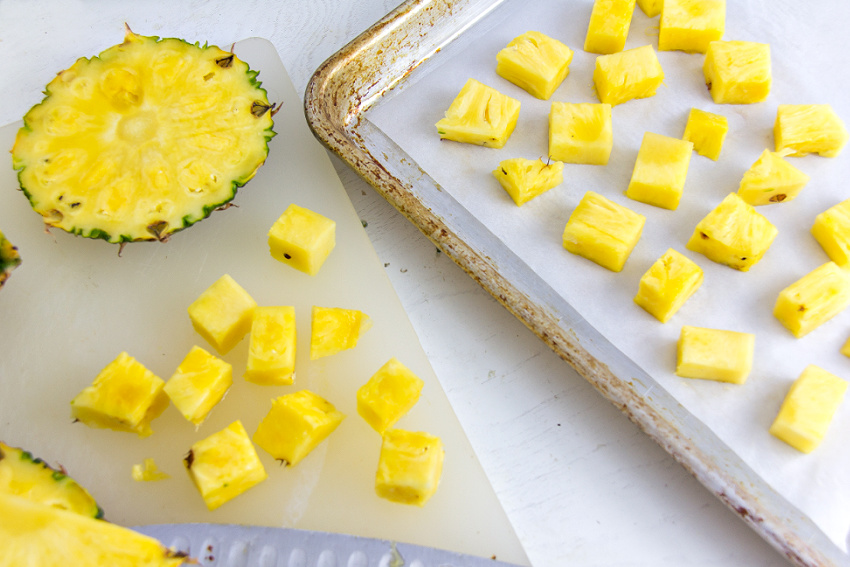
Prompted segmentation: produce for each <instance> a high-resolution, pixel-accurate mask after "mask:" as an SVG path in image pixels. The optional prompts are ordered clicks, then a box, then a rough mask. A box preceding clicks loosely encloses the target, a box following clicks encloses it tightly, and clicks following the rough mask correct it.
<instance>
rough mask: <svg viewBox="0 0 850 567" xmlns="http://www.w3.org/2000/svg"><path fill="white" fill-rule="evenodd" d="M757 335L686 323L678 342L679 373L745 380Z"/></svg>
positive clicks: (693, 376) (688, 376) (684, 376)
mask: <svg viewBox="0 0 850 567" xmlns="http://www.w3.org/2000/svg"><path fill="white" fill-rule="evenodd" d="M754 350H755V335H753V334H752V333H742V332H739V331H728V330H724V329H707V328H704V327H693V326H690V325H685V326H683V327H682V331H681V334H680V335H679V341H678V343H677V345H676V374H677V375H678V376H681V377H683V378H697V379H703V380H717V381H719V382H730V383H732V384H743V383H744V382H746V380H747V377H748V376H749V374H750V371H751V370H752V367H753V353H754Z"/></svg>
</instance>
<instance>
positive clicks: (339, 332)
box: [310, 305, 372, 360]
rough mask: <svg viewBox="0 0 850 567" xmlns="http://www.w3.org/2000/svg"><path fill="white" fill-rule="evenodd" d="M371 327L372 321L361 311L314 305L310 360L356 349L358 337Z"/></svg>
mask: <svg viewBox="0 0 850 567" xmlns="http://www.w3.org/2000/svg"><path fill="white" fill-rule="evenodd" d="M371 327H372V320H371V319H370V318H369V316H368V315H366V314H365V313H363V312H362V311H358V310H356V309H341V308H339V307H318V306H315V305H314V306H313V309H312V311H311V324H310V360H317V359H319V358H322V357H325V356H330V355H332V354H336V353H338V352H342V351H344V350H348V349H352V348H354V347H356V346H357V341H359V340H360V336H361V335H362V334H363V333H365V332H366V331H368V330H369V329H370V328H371Z"/></svg>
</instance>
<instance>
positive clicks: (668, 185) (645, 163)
mask: <svg viewBox="0 0 850 567" xmlns="http://www.w3.org/2000/svg"><path fill="white" fill-rule="evenodd" d="M693 150H694V145H693V143H691V142H688V141H685V140H680V139H678V138H671V137H669V136H662V135H661V134H655V133H653V132H646V133H644V135H643V141H642V142H641V144H640V149H639V150H638V155H637V160H636V161H635V166H634V169H633V170H632V178H631V180H630V181H629V186H628V189H626V196H627V197H629V198H630V199H634V200H635V201H640V202H642V203H646V204H648V205H655V206H656V207H661V208H663V209H670V210H675V209H676V208H678V207H679V200H680V199H681V198H682V192H683V191H684V189H685V178H686V177H687V176H688V166H689V164H690V163H691V154H692V153H693Z"/></svg>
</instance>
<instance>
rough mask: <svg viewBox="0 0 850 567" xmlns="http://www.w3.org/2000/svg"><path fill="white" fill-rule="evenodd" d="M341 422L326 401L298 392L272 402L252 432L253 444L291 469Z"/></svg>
mask: <svg viewBox="0 0 850 567" xmlns="http://www.w3.org/2000/svg"><path fill="white" fill-rule="evenodd" d="M343 419H345V415H343V414H342V413H341V412H340V411H339V410H337V409H336V408H335V407H334V406H333V404H331V403H330V402H329V401H327V400H326V399H324V398H322V397H321V396H319V395H318V394H315V393H313V392H311V391H309V390H299V391H298V392H293V393H291V394H285V395H283V396H279V397H277V398H275V399H273V400H272V407H271V409H270V410H269V412H268V413H267V414H266V416H265V417H264V418H263V420H262V421H261V422H260V425H259V426H258V427H257V431H256V432H254V437H253V440H254V443H256V444H257V445H258V446H259V447H260V448H261V449H263V450H264V451H266V452H267V453H268V454H269V455H271V456H272V457H274V458H275V459H277V460H278V461H281V462H283V464H285V465H287V466H295V465H297V464H298V463H299V462H301V460H302V459H303V458H304V457H306V456H307V455H308V454H310V452H311V451H312V450H313V449H315V448H316V447H317V446H318V445H319V443H321V442H322V441H324V440H325V439H326V438H327V437H328V436H329V435H330V434H331V433H333V432H334V430H335V429H336V428H337V426H339V424H340V423H342V420H343Z"/></svg>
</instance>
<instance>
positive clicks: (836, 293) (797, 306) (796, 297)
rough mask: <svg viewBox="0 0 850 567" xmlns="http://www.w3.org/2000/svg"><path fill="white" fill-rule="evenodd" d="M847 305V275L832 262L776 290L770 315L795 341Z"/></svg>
mask: <svg viewBox="0 0 850 567" xmlns="http://www.w3.org/2000/svg"><path fill="white" fill-rule="evenodd" d="M848 305H850V274H848V273H847V272H846V271H844V270H843V269H841V268H840V267H839V266H838V264H836V263H835V262H827V263H825V264H822V265H820V266H818V267H817V268H815V269H814V270H812V271H811V272H809V273H808V274H806V275H805V276H803V277H802V278H800V279H799V280H797V281H796V282H794V283H792V284H791V285H789V286H788V287H786V288H785V289H783V290H782V291H780V292H779V296H778V297H777V298H776V304H775V305H774V307H773V314H774V315H775V316H776V318H777V319H779V321H780V322H781V323H782V324H783V325H785V327H786V328H787V329H788V330H789V331H791V333H792V334H793V335H794V336H795V337H797V338H798V339H799V338H800V337H803V336H805V335H807V334H808V333H810V332H811V331H813V330H815V329H816V328H817V327H819V326H821V325H822V324H823V323H825V322H827V321H829V320H830V319H832V318H833V317H835V316H836V315H838V314H839V313H840V312H841V311H843V310H844V309H845V308H846V307H847V306H848Z"/></svg>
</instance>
